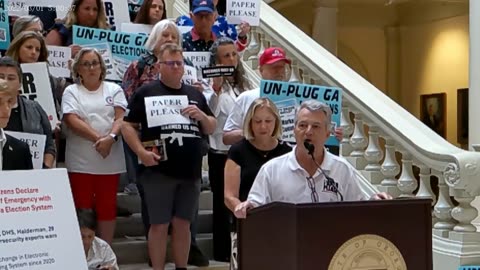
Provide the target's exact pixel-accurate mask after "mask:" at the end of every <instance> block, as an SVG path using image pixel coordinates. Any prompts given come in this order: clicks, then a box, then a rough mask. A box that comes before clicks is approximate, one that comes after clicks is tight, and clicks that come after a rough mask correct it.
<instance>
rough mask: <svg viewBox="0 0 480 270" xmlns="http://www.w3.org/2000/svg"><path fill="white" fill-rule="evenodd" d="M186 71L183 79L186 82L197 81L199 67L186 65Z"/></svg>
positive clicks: (191, 83)
mask: <svg viewBox="0 0 480 270" xmlns="http://www.w3.org/2000/svg"><path fill="white" fill-rule="evenodd" d="M184 69H185V72H184V73H183V77H182V81H183V83H184V84H188V85H193V83H195V82H197V81H198V79H197V69H196V68H195V67H192V66H187V65H185V66H184Z"/></svg>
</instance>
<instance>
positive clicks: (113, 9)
mask: <svg viewBox="0 0 480 270" xmlns="http://www.w3.org/2000/svg"><path fill="white" fill-rule="evenodd" d="M103 3H104V5H105V14H106V15H107V23H108V24H109V25H111V26H113V27H114V28H112V30H118V28H120V27H121V26H122V23H129V22H130V14H129V12H128V1H118V0H104V1H103Z"/></svg>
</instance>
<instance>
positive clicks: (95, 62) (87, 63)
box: [80, 61, 100, 69]
mask: <svg viewBox="0 0 480 270" xmlns="http://www.w3.org/2000/svg"><path fill="white" fill-rule="evenodd" d="M80 65H82V67H84V68H88V69H90V68H92V67H93V68H94V67H97V66H98V65H100V62H97V61H93V62H91V63H90V62H83V63H81V64H80Z"/></svg>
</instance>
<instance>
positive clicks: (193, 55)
mask: <svg viewBox="0 0 480 270" xmlns="http://www.w3.org/2000/svg"><path fill="white" fill-rule="evenodd" d="M183 56H184V57H185V58H187V59H188V60H190V61H191V62H192V63H193V65H194V66H195V67H196V68H197V69H202V68H204V67H208V66H209V65H210V52H183Z"/></svg>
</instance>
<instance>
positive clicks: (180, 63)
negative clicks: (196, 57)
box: [159, 61, 184, 67]
mask: <svg viewBox="0 0 480 270" xmlns="http://www.w3.org/2000/svg"><path fill="white" fill-rule="evenodd" d="M159 63H160V64H165V65H167V66H168V67H174V66H177V67H183V64H184V63H183V61H162V62H159Z"/></svg>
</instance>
